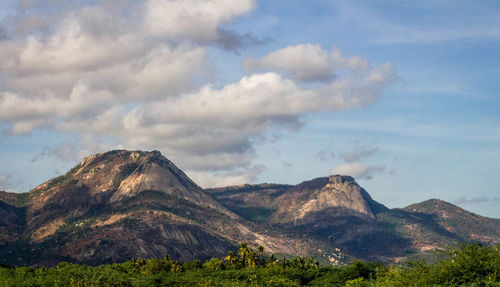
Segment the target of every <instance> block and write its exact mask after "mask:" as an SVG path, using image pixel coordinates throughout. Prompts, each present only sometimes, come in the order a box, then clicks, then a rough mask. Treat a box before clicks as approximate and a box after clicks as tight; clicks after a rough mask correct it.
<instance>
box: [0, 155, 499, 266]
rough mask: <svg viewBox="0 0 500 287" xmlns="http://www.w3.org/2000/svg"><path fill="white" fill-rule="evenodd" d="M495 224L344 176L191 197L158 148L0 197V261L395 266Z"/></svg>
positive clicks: (489, 239) (191, 189)
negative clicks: (235, 260) (246, 254)
mask: <svg viewBox="0 0 500 287" xmlns="http://www.w3.org/2000/svg"><path fill="white" fill-rule="evenodd" d="M498 238H500V220H498V219H491V218H485V217H481V216H479V215H476V214H473V213H470V212H467V211H465V210H463V209H460V208H458V207H456V206H454V205H452V204H449V203H446V202H444V201H440V200H429V201H425V202H422V203H419V204H415V205H411V206H408V207H406V208H404V209H388V208H386V207H385V206H383V205H382V204H380V203H378V202H376V201H375V200H373V199H372V198H371V197H370V195H369V194H368V193H367V192H366V191H365V190H364V189H363V188H361V187H360V186H359V185H358V184H357V183H356V181H355V180H354V179H353V178H352V177H349V176H341V175H332V176H330V177H321V178H316V179H313V180H309V181H305V182H303V183H300V184H297V185H280V184H257V185H248V184H247V185H240V186H233V187H224V188H215V189H208V190H203V189H202V188H200V187H199V186H198V185H196V183H194V182H193V181H192V180H191V179H189V177H188V176H187V175H186V174H184V172H182V171H181V170H180V169H179V168H177V167H176V166H175V165H174V164H173V163H172V162H171V161H169V160H168V159H167V158H165V157H163V156H162V155H161V154H160V153H159V152H157V151H152V152H143V151H124V150H118V151H110V152H106V153H101V154H96V155H92V156H89V157H87V158H85V159H84V160H83V161H82V162H81V163H79V164H78V165H77V166H75V167H74V168H73V169H71V170H70V171H69V172H68V173H66V174H65V175H62V176H60V177H57V178H54V179H52V180H49V181H47V182H45V183H43V184H41V185H39V186H37V187H36V188H34V189H33V190H31V191H29V192H28V193H21V194H16V193H7V192H0V263H4V264H11V265H34V266H40V265H46V266H52V265H55V264H57V263H58V262H60V261H63V260H64V261H72V262H78V263H86V264H100V263H108V262H120V261H125V260H129V259H130V258H133V257H135V258H138V257H142V258H149V257H163V256H165V255H167V254H168V255H170V256H172V257H173V258H175V259H178V260H181V261H183V260H191V259H195V258H196V259H201V260H204V259H207V258H210V257H213V256H219V257H220V256H223V255H224V254H226V252H227V251H228V250H230V249H234V248H235V247H236V246H237V245H238V244H239V243H241V242H248V243H249V244H250V245H251V246H254V247H256V246H258V245H262V246H264V247H265V250H266V251H267V252H271V253H279V254H290V255H301V256H305V255H307V256H312V257H314V258H316V259H318V260H320V261H321V262H322V263H334V264H338V263H341V262H345V261H348V260H349V259H350V258H362V259H367V260H382V261H386V262H399V261H401V260H405V259H406V258H416V257H419V256H424V255H425V254H426V253H428V252H431V251H432V250H436V249H440V248H443V247H445V246H447V245H450V244H457V243H459V242H461V241H470V240H475V241H481V242H483V243H485V244H490V243H496V242H499V241H500V240H499V239H498Z"/></svg>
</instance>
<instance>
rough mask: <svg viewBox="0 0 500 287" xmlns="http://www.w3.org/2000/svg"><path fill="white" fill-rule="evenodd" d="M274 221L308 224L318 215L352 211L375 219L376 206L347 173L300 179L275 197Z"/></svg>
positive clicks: (315, 219)
mask: <svg viewBox="0 0 500 287" xmlns="http://www.w3.org/2000/svg"><path fill="white" fill-rule="evenodd" d="M276 204H277V206H279V207H278V211H277V212H276V213H275V214H274V215H273V221H274V222H276V223H278V222H279V223H286V222H293V223H294V224H295V225H302V224H309V223H311V222H315V221H318V220H319V219H320V218H318V217H325V216H331V215H332V214H335V215H346V214H348V215H354V216H359V217H364V218H369V219H375V218H376V213H377V212H378V211H379V209H382V210H383V209H386V208H385V207H384V206H383V205H381V204H379V203H377V202H375V201H374V200H373V199H371V197H370V196H369V195H368V193H367V192H366V191H365V190H364V189H362V188H361V187H360V186H359V185H358V184H357V183H356V181H355V180H354V179H353V178H352V177H350V176H341V175H332V176H330V177H328V178H318V179H315V180H312V181H308V182H304V183H301V184H299V185H297V186H295V187H293V188H291V189H290V190H288V191H287V192H286V193H284V194H283V195H282V196H280V197H279V198H278V199H277V200H276Z"/></svg>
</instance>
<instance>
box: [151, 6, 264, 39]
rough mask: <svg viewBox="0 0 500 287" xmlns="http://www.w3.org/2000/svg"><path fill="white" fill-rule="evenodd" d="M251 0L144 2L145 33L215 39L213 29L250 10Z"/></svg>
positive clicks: (215, 30)
mask: <svg viewBox="0 0 500 287" xmlns="http://www.w3.org/2000/svg"><path fill="white" fill-rule="evenodd" d="M255 5H256V1H253V0H239V1H236V2H235V1H232V0H210V1H204V0H174V1H171V0H150V1H148V2H147V4H146V16H145V23H146V27H147V29H148V32H150V33H151V34H153V35H155V36H158V37H163V36H177V37H181V38H184V37H186V38H191V39H195V40H197V41H202V42H205V41H215V40H217V38H218V33H217V28H218V27H219V26H220V25H221V24H224V23H226V22H229V21H231V20H232V19H233V18H235V17H236V16H239V15H241V14H244V13H246V12H248V11H250V10H252V9H253V8H254V7H255Z"/></svg>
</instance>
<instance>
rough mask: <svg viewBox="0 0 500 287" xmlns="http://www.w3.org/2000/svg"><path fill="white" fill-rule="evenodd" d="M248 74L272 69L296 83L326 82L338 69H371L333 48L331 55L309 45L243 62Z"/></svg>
mask: <svg viewBox="0 0 500 287" xmlns="http://www.w3.org/2000/svg"><path fill="white" fill-rule="evenodd" d="M243 66H244V67H245V69H246V70H247V71H250V72H252V71H259V70H271V71H277V72H283V73H285V74H287V75H289V76H290V77H291V78H293V79H294V80H296V81H301V82H311V81H320V82H329V81H331V80H333V78H334V77H335V73H336V72H337V71H340V70H349V71H355V72H357V71H361V70H367V69H368V68H370V63H369V62H368V61H367V60H365V59H363V58H361V57H352V58H344V57H343V56H342V52H341V51H340V50H339V49H337V48H335V49H333V50H332V51H331V52H330V53H329V52H327V51H325V50H323V48H322V47H321V46H320V45H313V44H310V43H305V44H299V45H296V46H288V47H286V48H283V49H280V50H277V51H275V52H272V53H270V54H269V55H267V56H265V57H263V58H262V59H260V60H256V59H245V60H244V61H243Z"/></svg>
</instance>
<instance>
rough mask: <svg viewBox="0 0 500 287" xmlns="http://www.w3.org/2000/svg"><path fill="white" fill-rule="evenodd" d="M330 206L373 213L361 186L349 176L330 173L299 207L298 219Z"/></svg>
mask: <svg viewBox="0 0 500 287" xmlns="http://www.w3.org/2000/svg"><path fill="white" fill-rule="evenodd" d="M331 207H340V208H344V209H346V210H350V211H353V212H355V213H360V214H363V215H366V216H368V217H371V218H375V214H374V213H373V211H372V210H371V208H370V204H369V202H368V201H367V200H366V199H365V198H364V197H363V194H362V193H361V187H360V186H359V185H358V184H357V183H356V182H355V181H354V179H353V178H352V177H350V176H340V175H332V176H330V177H329V179H328V183H327V184H326V185H325V186H324V187H323V188H322V189H321V190H320V191H318V192H317V193H316V194H315V196H314V197H313V198H312V199H311V200H310V201H308V202H306V203H305V204H304V205H302V207H301V208H300V209H299V212H298V214H297V217H296V218H298V219H301V218H304V217H305V216H306V215H307V214H309V213H311V212H319V211H322V210H325V209H327V208H331Z"/></svg>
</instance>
